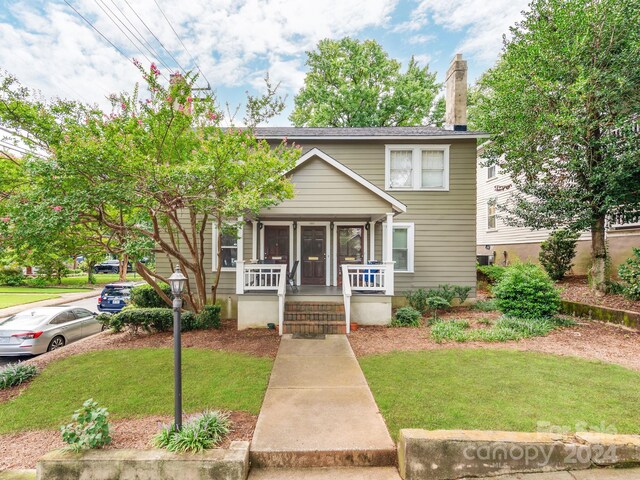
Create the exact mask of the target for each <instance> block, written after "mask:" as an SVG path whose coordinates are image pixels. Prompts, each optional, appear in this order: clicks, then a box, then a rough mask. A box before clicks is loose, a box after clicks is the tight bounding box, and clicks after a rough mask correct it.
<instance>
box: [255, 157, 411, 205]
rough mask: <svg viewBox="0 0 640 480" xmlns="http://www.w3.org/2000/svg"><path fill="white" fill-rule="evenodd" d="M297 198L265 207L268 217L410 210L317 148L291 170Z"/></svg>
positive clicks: (299, 160)
mask: <svg viewBox="0 0 640 480" xmlns="http://www.w3.org/2000/svg"><path fill="white" fill-rule="evenodd" d="M289 175H291V177H292V182H293V184H294V185H295V197H294V198H292V199H289V200H285V201H283V202H282V203H280V204H279V205H276V206H274V207H271V208H268V209H264V210H263V211H262V212H261V215H269V216H290V215H293V216H297V215H305V216H314V217H318V216H345V215H347V216H351V217H358V216H380V215H384V214H386V213H390V212H395V213H403V212H406V211H407V207H406V205H405V204H404V203H402V202H400V201H398V200H397V199H396V198H394V197H393V196H391V195H389V194H388V193H387V192H385V191H384V190H382V189H381V188H379V187H377V186H376V185H374V184H373V183H371V182H370V181H368V180H367V179H365V178H363V177H362V176H360V175H358V174H357V173H356V172H354V171H353V170H351V169H350V168H348V167H346V166H344V165H343V164H342V163H340V162H339V161H337V160H336V159H335V158H333V157H331V156H330V155H328V154H326V153H325V152H323V151H322V150H320V149H318V148H313V149H311V150H309V151H308V152H306V153H305V154H304V155H303V156H302V157H300V159H298V161H297V162H296V166H295V167H294V168H293V169H292V170H291V171H290V172H289Z"/></svg>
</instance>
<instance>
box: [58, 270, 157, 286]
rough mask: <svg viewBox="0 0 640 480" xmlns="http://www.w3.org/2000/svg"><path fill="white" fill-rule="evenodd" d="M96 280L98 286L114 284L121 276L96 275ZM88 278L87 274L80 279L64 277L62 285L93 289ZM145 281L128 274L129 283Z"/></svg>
mask: <svg viewBox="0 0 640 480" xmlns="http://www.w3.org/2000/svg"><path fill="white" fill-rule="evenodd" d="M94 278H95V279H96V285H105V284H107V283H113V282H117V281H119V280H120V275H118V274H117V273H96V274H95V275H94ZM87 280H88V276H87V275H86V274H84V275H81V276H78V277H64V278H63V279H62V285H66V286H73V287H93V286H94V285H91V284H90V283H88V282H87ZM141 281H144V280H143V278H142V277H141V276H140V275H138V274H133V273H128V274H127V282H141Z"/></svg>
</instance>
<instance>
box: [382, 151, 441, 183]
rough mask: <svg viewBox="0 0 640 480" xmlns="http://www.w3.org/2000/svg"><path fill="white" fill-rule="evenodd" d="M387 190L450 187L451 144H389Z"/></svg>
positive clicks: (386, 158)
mask: <svg viewBox="0 0 640 480" xmlns="http://www.w3.org/2000/svg"><path fill="white" fill-rule="evenodd" d="M385 167H386V174H385V187H386V189H387V190H445V191H446V190H449V145H387V146H386V150H385Z"/></svg>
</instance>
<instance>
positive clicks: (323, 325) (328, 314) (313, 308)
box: [283, 302, 346, 334]
mask: <svg viewBox="0 0 640 480" xmlns="http://www.w3.org/2000/svg"><path fill="white" fill-rule="evenodd" d="M283 333H303V334H318V333H322V334H341V333H346V325H345V314H344V305H342V304H341V303H334V302H287V303H286V304H285V307H284V332H283Z"/></svg>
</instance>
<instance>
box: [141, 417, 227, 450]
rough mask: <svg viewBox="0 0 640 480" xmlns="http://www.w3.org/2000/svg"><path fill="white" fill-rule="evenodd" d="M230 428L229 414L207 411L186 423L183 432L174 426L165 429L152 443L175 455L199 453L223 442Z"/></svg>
mask: <svg viewBox="0 0 640 480" xmlns="http://www.w3.org/2000/svg"><path fill="white" fill-rule="evenodd" d="M230 427H231V420H229V414H228V413H223V412H220V411H218V410H207V411H205V412H203V413H201V414H199V415H196V416H195V417H193V418H192V419H191V420H189V421H188V422H187V423H185V424H184V425H183V426H182V429H181V430H176V429H175V426H174V425H167V426H165V427H163V428H162V431H161V432H160V433H158V434H157V435H156V436H155V437H153V439H152V441H151V443H152V444H153V446H154V447H156V448H166V449H167V450H169V451H170V452H174V453H187V452H189V453H198V452H201V451H203V450H206V449H208V448H213V447H215V446H216V445H218V444H219V443H220V442H222V440H224V437H226V436H227V434H228V433H229V431H230Z"/></svg>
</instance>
